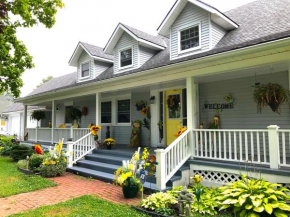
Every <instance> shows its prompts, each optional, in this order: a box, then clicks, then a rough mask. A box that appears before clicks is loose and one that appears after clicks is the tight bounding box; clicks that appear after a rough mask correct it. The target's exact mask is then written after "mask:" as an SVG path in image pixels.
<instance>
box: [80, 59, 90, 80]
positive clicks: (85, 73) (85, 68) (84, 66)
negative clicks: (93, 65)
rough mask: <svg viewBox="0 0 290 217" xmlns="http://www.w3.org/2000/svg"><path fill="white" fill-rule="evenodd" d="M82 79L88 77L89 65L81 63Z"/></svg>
mask: <svg viewBox="0 0 290 217" xmlns="http://www.w3.org/2000/svg"><path fill="white" fill-rule="evenodd" d="M81 68H82V78H85V77H88V76H90V63H89V62H88V63H83V64H82V67H81Z"/></svg>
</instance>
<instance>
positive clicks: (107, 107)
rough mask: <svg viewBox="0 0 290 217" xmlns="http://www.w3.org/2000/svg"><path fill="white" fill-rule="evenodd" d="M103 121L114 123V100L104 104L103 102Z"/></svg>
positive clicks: (104, 122)
mask: <svg viewBox="0 0 290 217" xmlns="http://www.w3.org/2000/svg"><path fill="white" fill-rule="evenodd" d="M101 122H102V123H103V124H110V123H112V102H102V104H101Z"/></svg>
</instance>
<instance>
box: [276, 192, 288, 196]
mask: <svg viewBox="0 0 290 217" xmlns="http://www.w3.org/2000/svg"><path fill="white" fill-rule="evenodd" d="M275 194H276V195H281V196H285V195H286V194H285V193H284V192H282V191H275Z"/></svg>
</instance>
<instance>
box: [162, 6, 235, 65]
mask: <svg viewBox="0 0 290 217" xmlns="http://www.w3.org/2000/svg"><path fill="white" fill-rule="evenodd" d="M236 28H238V24H236V23H235V22H234V21H232V20H231V19H230V18H228V17H227V16H225V15H224V14H223V13H221V12H220V11H218V10H217V9H215V8H213V7H211V6H209V5H207V4H205V3H203V2H201V1H198V0H177V1H176V2H175V4H174V5H173V7H172V8H171V10H170V11H169V13H168V14H167V16H166V17H165V19H164V20H163V22H162V23H161V25H160V26H159V27H158V29H157V31H158V34H160V35H162V36H165V37H170V59H177V58H181V57H185V56H189V55H193V54H197V53H201V52H205V51H208V50H210V49H212V48H214V47H215V46H216V44H217V43H218V42H219V41H220V40H221V39H222V38H223V36H224V35H225V34H226V33H227V32H228V31H231V30H233V29H236Z"/></svg>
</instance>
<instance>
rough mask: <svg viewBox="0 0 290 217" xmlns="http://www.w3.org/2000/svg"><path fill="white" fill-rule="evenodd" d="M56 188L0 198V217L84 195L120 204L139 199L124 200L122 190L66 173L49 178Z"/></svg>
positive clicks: (134, 202) (130, 203)
mask: <svg viewBox="0 0 290 217" xmlns="http://www.w3.org/2000/svg"><path fill="white" fill-rule="evenodd" d="M50 180H52V181H54V182H56V183H57V184H58V185H57V186H56V187H51V188H46V189H43V190H39V191H33V192H28V193H22V194H17V195H14V196H10V197H7V198H0V216H1V217H2V216H7V215H11V214H15V213H18V212H22V211H25V210H28V209H35V208H37V207H40V206H44V205H52V204H57V203H59V202H63V201H66V200H69V199H71V198H74V197H79V196H82V195H86V194H94V195H97V196H98V197H100V198H102V199H105V200H108V201H112V202H114V203H122V204H129V205H132V204H137V203H138V202H139V201H140V198H134V199H124V197H123V193H122V188H121V187H117V186H114V185H112V184H108V183H105V182H102V181H99V180H89V179H85V178H83V177H80V176H76V175H72V174H70V173H66V174H65V175H64V176H62V177H57V178H50Z"/></svg>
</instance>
